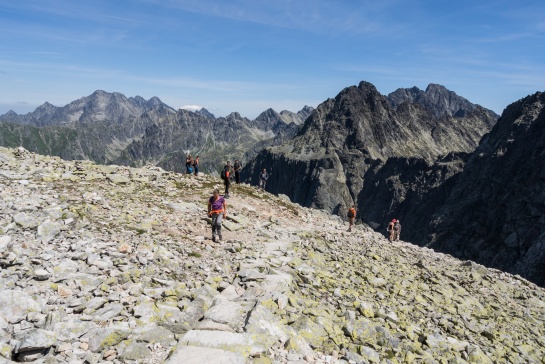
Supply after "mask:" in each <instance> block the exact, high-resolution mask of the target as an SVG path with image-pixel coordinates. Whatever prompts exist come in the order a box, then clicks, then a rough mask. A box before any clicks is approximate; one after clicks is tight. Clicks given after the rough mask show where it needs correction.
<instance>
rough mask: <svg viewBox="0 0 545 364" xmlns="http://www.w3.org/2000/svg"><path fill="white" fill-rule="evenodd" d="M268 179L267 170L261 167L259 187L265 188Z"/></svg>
mask: <svg viewBox="0 0 545 364" xmlns="http://www.w3.org/2000/svg"><path fill="white" fill-rule="evenodd" d="M268 179H269V174H268V173H267V170H266V169H265V168H263V170H262V171H261V173H260V174H259V188H261V189H262V190H265V186H266V185H267V180H268Z"/></svg>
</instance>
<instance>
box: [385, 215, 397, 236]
mask: <svg viewBox="0 0 545 364" xmlns="http://www.w3.org/2000/svg"><path fill="white" fill-rule="evenodd" d="M395 223H396V219H393V220H392V221H390V223H389V224H388V228H387V229H386V231H388V240H390V241H394V238H395V230H394V226H395Z"/></svg>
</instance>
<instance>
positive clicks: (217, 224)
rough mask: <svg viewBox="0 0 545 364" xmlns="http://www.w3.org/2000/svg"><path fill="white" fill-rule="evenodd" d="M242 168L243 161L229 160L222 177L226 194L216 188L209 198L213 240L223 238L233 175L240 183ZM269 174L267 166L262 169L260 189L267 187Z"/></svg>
mask: <svg viewBox="0 0 545 364" xmlns="http://www.w3.org/2000/svg"><path fill="white" fill-rule="evenodd" d="M241 170H242V163H241V162H240V161H238V160H236V161H235V164H234V165H232V166H231V162H230V161H227V164H225V166H224V167H223V169H222V170H221V174H220V176H221V179H222V180H223V184H224V186H225V191H224V195H223V196H221V195H220V191H219V189H215V190H214V192H213V194H212V196H211V197H210V198H209V199H208V217H210V218H211V219H212V221H211V225H212V241H213V242H219V241H221V240H223V237H222V235H221V226H222V222H223V219H225V218H226V217H227V203H226V202H225V200H226V199H228V198H229V188H230V187H231V183H232V180H233V176H234V179H235V183H236V184H240V171H241ZM268 179H269V174H268V173H267V170H266V169H265V168H263V169H262V171H261V173H260V174H259V186H258V189H263V190H264V189H265V186H266V184H267V180H268Z"/></svg>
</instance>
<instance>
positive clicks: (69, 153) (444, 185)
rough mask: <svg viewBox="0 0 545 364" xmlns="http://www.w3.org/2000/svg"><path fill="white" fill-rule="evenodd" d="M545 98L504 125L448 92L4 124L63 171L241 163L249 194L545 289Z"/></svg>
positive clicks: (51, 111)
mask: <svg viewBox="0 0 545 364" xmlns="http://www.w3.org/2000/svg"><path fill="white" fill-rule="evenodd" d="M544 105H545V96H544V94H543V93H536V94H534V95H531V96H528V97H526V98H524V99H522V100H519V101H517V102H515V103H513V104H511V105H510V106H508V107H507V108H506V109H505V111H504V112H503V113H502V115H501V117H499V116H498V115H497V114H496V113H495V112H493V111H491V110H488V109H486V108H484V107H482V106H480V105H476V104H473V103H471V102H470V101H468V100H467V99H465V98H463V97H461V96H459V95H457V94H456V93H454V92H452V91H450V90H448V89H446V88H445V87H443V86H441V85H436V84H430V85H429V86H428V87H427V88H426V89H425V90H420V89H418V88H416V87H413V88H403V89H398V90H396V91H394V92H392V93H391V94H389V95H382V94H380V93H379V92H378V91H377V89H376V88H375V87H374V86H373V85H372V84H370V83H367V82H361V83H360V84H359V85H357V86H351V87H347V88H345V89H344V90H342V91H341V92H340V93H339V94H338V95H337V96H336V97H334V98H330V99H328V100H326V101H324V102H323V103H322V104H320V105H319V106H318V107H317V108H316V109H313V108H311V107H304V108H303V109H302V110H301V111H299V112H297V113H293V112H289V111H282V112H276V111H274V110H272V109H268V110H266V111H264V112H263V113H261V114H260V115H259V116H258V117H257V118H256V119H254V120H249V119H247V118H245V117H243V116H241V115H240V114H238V113H236V112H235V113H231V114H230V115H228V116H226V117H215V116H214V115H213V114H211V113H210V112H209V111H207V110H205V109H203V110H199V111H196V112H191V111H187V110H175V109H173V108H171V107H169V106H168V105H166V104H164V103H162V102H161V100H159V99H158V98H152V99H150V100H145V99H143V98H141V97H134V98H132V97H131V98H127V97H125V96H123V95H122V94H119V93H107V92H104V91H97V92H95V93H93V94H92V95H90V96H87V97H84V98H81V99H79V100H77V101H74V102H72V103H70V104H68V105H66V106H64V107H55V106H53V105H51V104H48V103H46V104H44V105H42V106H40V107H39V108H37V109H36V110H35V111H34V112H32V113H29V114H27V115H17V114H15V113H13V112H9V113H7V114H5V115H2V116H0V145H3V146H8V147H17V146H20V145H22V146H24V147H25V148H27V149H29V150H31V151H35V152H38V153H41V154H50V155H57V156H60V157H62V158H64V159H90V160H93V161H95V162H98V163H104V164H121V165H131V166H142V165H145V164H154V165H158V166H160V167H163V168H165V169H167V170H172V171H181V170H182V168H183V167H182V165H183V160H184V157H185V155H186V154H187V153H192V154H193V155H200V156H201V160H202V161H203V166H204V168H203V169H204V170H205V171H206V172H209V173H215V172H216V171H217V169H218V168H219V167H220V166H221V165H222V164H223V162H224V161H225V160H226V159H231V160H233V159H242V160H243V161H244V163H245V168H244V169H243V174H242V177H243V179H244V181H246V182H248V183H251V184H257V178H258V173H259V171H260V170H261V169H262V168H267V169H268V171H269V172H270V179H269V183H268V184H267V189H268V191H270V192H273V193H275V194H284V195H287V196H288V197H289V198H290V199H291V200H292V201H293V202H296V203H299V204H301V205H303V206H306V207H314V208H319V209H323V210H325V211H327V212H330V213H333V214H338V215H341V216H344V215H345V213H346V210H347V208H348V207H349V206H351V205H352V204H355V205H356V206H357V207H358V220H360V221H362V222H363V223H366V224H368V225H369V226H371V227H372V228H373V229H375V230H377V231H381V232H385V229H386V225H387V223H388V221H390V220H391V219H392V218H397V219H399V220H401V222H402V225H403V232H402V238H403V239H404V240H407V241H410V242H412V243H414V244H417V245H423V246H427V247H430V248H433V249H436V250H439V251H442V252H446V253H449V254H452V255H454V256H456V257H458V258H461V259H471V260H474V261H477V262H480V263H483V264H485V265H488V266H490V267H494V268H498V269H502V270H505V271H508V272H511V273H514V274H520V275H523V276H524V277H526V278H528V279H530V280H532V281H534V282H536V283H538V284H540V285H545V273H544V272H543V269H542V268H541V267H543V264H545V220H544V217H543V216H545V210H544V208H543V206H544V205H545V188H544V187H543V186H545V184H544V183H543V182H544V179H545V178H544V177H545V175H544V174H543V172H542V171H543V170H545V168H543V167H545V166H544V165H543V163H544V162H543V153H544V152H543V150H544V144H543V143H544V142H543V141H544V140H545V136H544V135H543V130H544V126H545V125H543V124H544V123H545V111H544Z"/></svg>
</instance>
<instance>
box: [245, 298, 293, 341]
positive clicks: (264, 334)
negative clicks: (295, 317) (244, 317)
mask: <svg viewBox="0 0 545 364" xmlns="http://www.w3.org/2000/svg"><path fill="white" fill-rule="evenodd" d="M244 331H245V332H246V333H248V334H250V335H252V337H253V338H254V339H255V340H256V341H258V342H259V343H260V344H261V345H263V346H264V347H271V346H272V345H273V344H274V343H276V342H280V343H282V344H283V343H285V342H286V341H287V340H288V339H289V338H290V334H295V332H294V331H293V330H292V329H291V328H289V327H287V326H284V325H281V324H279V323H278V320H277V319H276V318H275V316H274V315H273V314H272V313H271V312H270V311H269V310H268V309H266V308H265V307H263V306H262V305H256V306H255V308H254V309H253V310H252V312H250V315H249V317H248V322H247V324H246V326H244Z"/></svg>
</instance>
